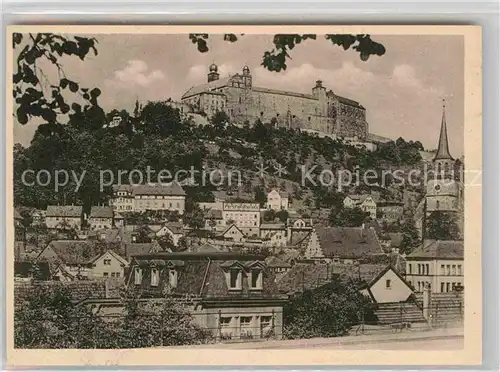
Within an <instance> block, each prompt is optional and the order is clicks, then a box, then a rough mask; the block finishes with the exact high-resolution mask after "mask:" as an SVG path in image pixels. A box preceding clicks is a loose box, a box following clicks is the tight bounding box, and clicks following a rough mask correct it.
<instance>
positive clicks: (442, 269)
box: [441, 265, 445, 292]
mask: <svg viewBox="0 0 500 372" xmlns="http://www.w3.org/2000/svg"><path fill="white" fill-rule="evenodd" d="M441 275H445V271H444V265H441ZM441 292H442V291H441Z"/></svg>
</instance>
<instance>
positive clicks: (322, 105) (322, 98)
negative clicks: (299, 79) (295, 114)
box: [312, 80, 328, 116]
mask: <svg viewBox="0 0 500 372" xmlns="http://www.w3.org/2000/svg"><path fill="white" fill-rule="evenodd" d="M312 95H313V96H314V98H316V99H317V100H318V105H319V107H318V108H319V113H320V115H322V116H326V115H327V111H328V110H327V108H328V107H327V102H326V88H325V87H324V86H323V82H322V81H321V80H316V86H315V87H314V88H313V89H312Z"/></svg>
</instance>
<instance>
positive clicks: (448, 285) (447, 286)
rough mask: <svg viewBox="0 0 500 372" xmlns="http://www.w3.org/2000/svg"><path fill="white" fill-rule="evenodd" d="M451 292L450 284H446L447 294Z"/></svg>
mask: <svg viewBox="0 0 500 372" xmlns="http://www.w3.org/2000/svg"><path fill="white" fill-rule="evenodd" d="M449 291H450V283H446V292H449Z"/></svg>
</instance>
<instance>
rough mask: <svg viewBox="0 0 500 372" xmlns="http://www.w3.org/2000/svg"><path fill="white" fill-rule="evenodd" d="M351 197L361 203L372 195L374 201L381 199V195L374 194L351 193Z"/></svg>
mask: <svg viewBox="0 0 500 372" xmlns="http://www.w3.org/2000/svg"><path fill="white" fill-rule="evenodd" d="M349 197H350V198H351V199H352V200H355V201H357V202H359V203H363V202H364V201H365V200H366V199H367V198H368V197H371V198H372V199H373V201H374V202H376V203H378V202H379V201H380V197H379V196H376V195H372V194H351V195H349Z"/></svg>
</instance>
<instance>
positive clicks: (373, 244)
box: [315, 226, 382, 258]
mask: <svg viewBox="0 0 500 372" xmlns="http://www.w3.org/2000/svg"><path fill="white" fill-rule="evenodd" d="M315 231H316V234H317V236H318V240H319V243H320V245H321V249H322V250H323V254H324V255H325V257H334V256H338V257H340V258H361V257H363V256H364V255H367V254H374V253H382V248H381V247H380V244H379V242H378V240H377V237H376V235H375V231H374V230H372V229H366V228H362V227H319V226H318V227H316V228H315Z"/></svg>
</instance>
